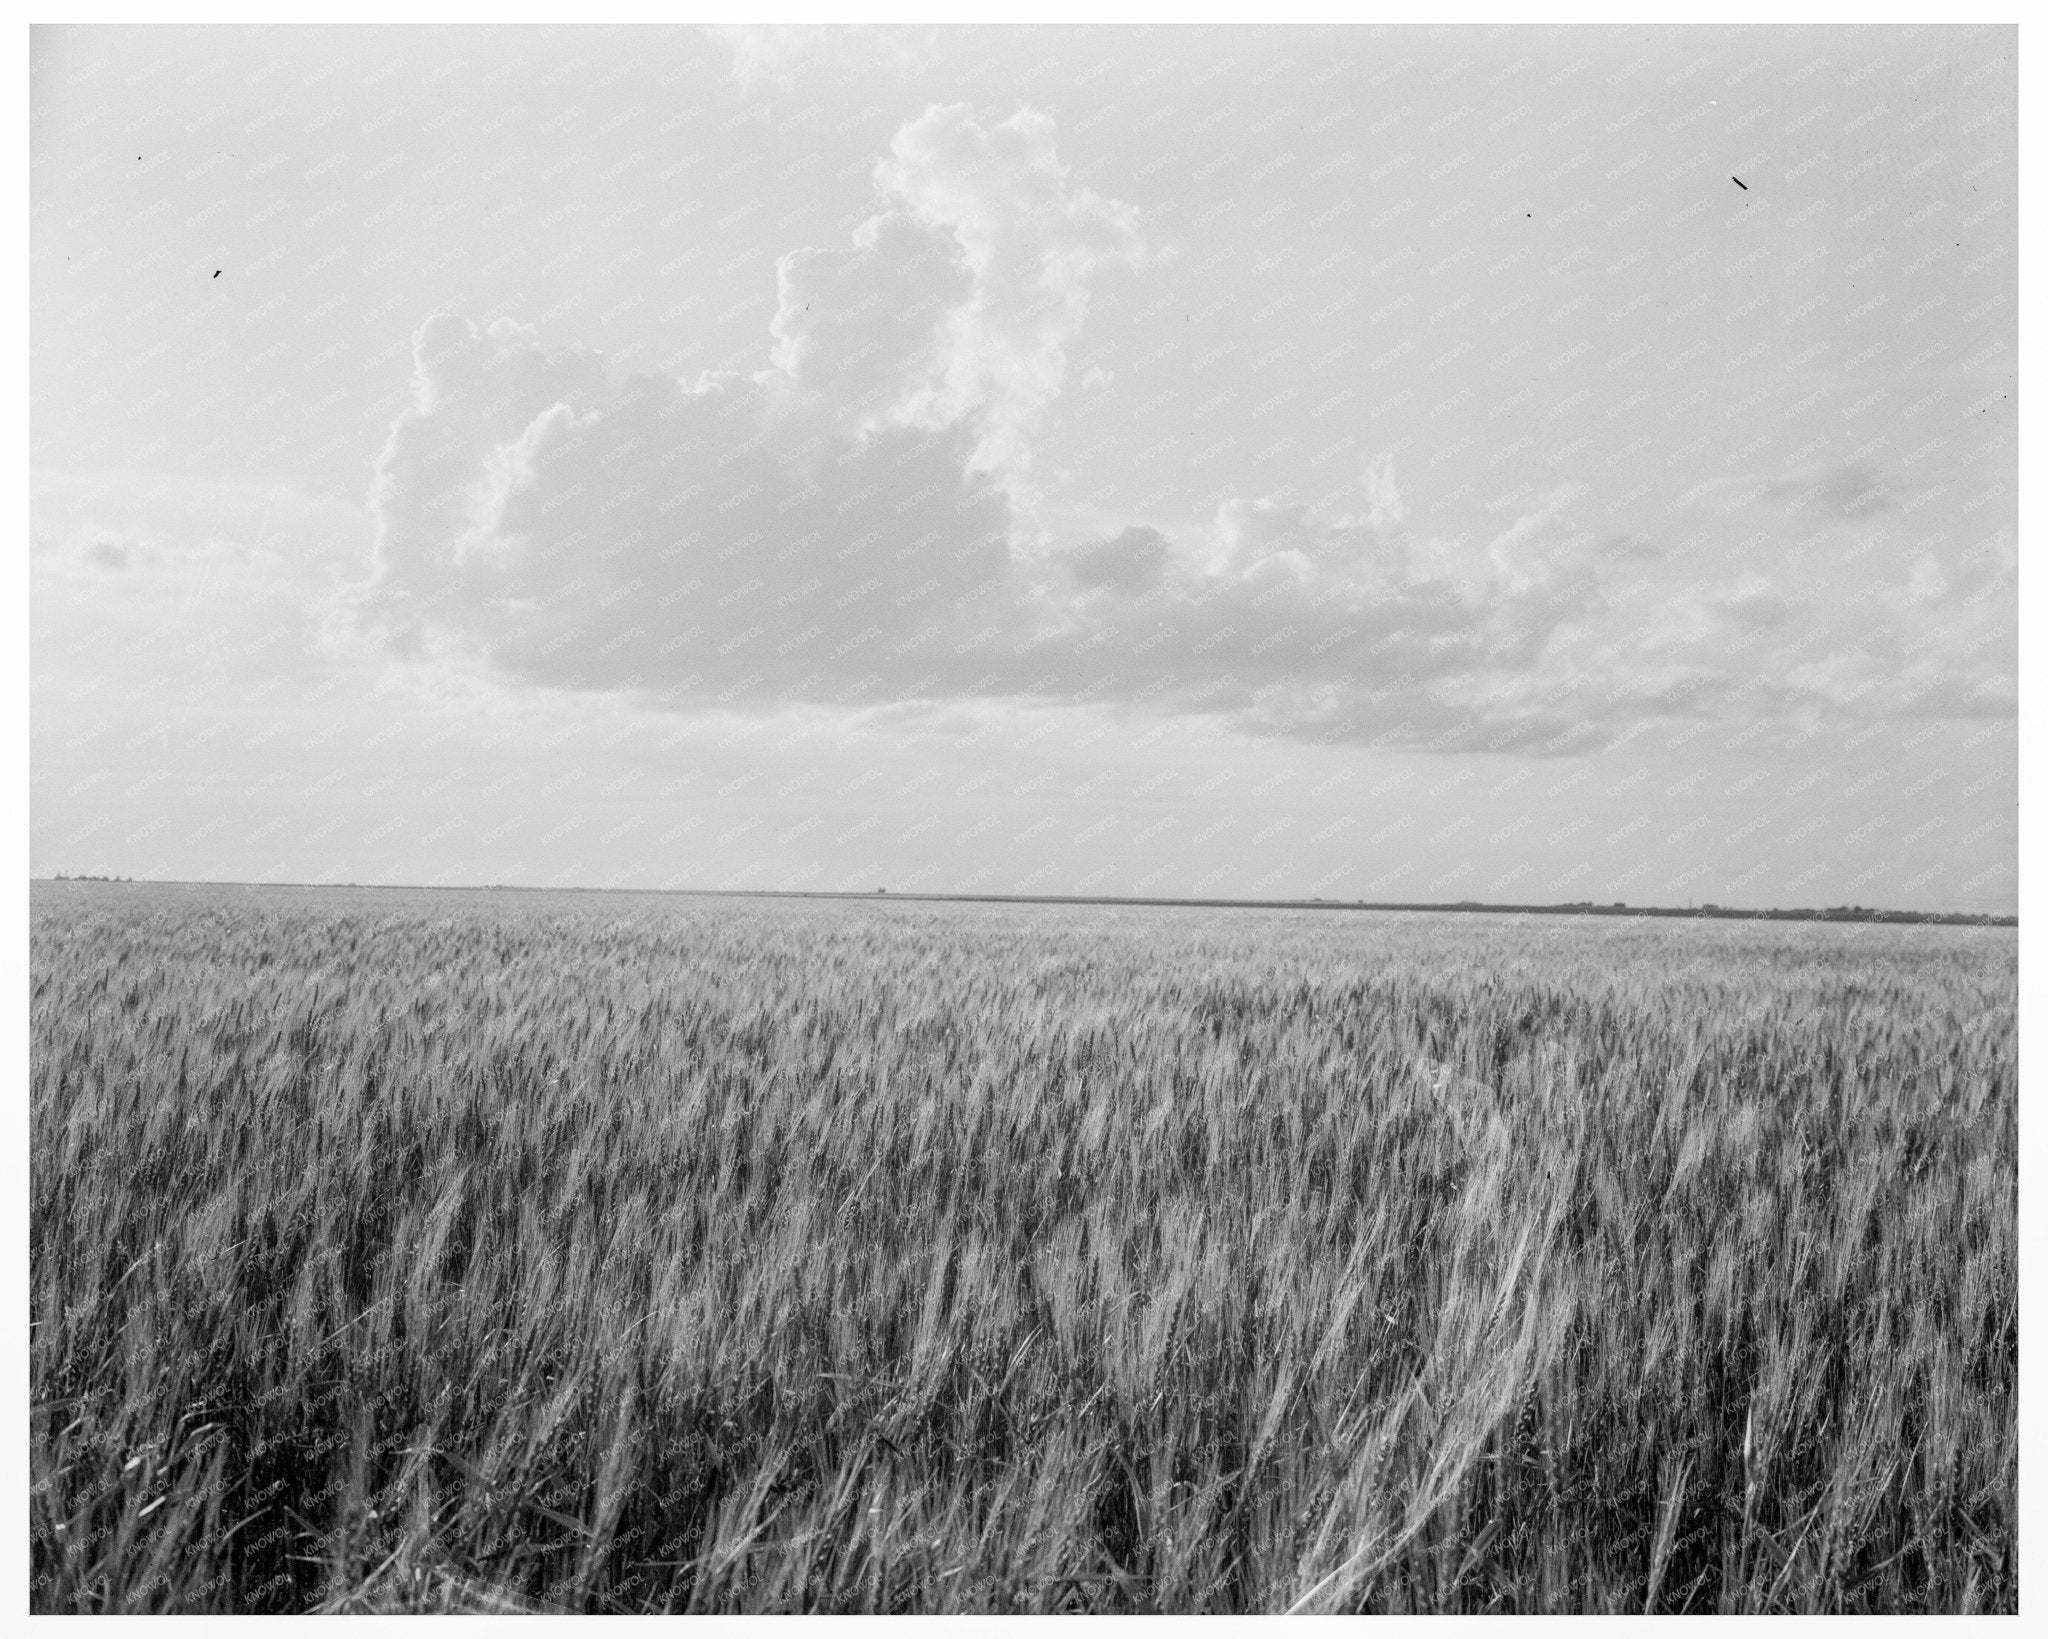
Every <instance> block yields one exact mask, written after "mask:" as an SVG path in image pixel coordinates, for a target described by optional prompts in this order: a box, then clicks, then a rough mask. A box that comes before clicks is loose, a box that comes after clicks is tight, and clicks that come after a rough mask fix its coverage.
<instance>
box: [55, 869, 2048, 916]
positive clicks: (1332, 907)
mask: <svg viewBox="0 0 2048 1639" xmlns="http://www.w3.org/2000/svg"><path fill="white" fill-rule="evenodd" d="M29 881H30V883H31V884H34V883H37V882H46V883H53V884H54V883H57V882H98V883H104V884H107V885H110V886H129V887H133V886H137V885H141V886H145V887H161V888H302V889H317V888H355V889H359V890H370V891H376V892H390V893H609V894H672V895H680V896H684V897H690V898H703V899H736V898H737V899H853V900H862V901H870V902H871V901H875V900H897V901H902V900H908V901H912V902H923V903H951V904H1001V905H1133V906H1153V907H1160V908H1173V907H1181V908H1187V909H1209V910H1324V911H1399V912H1405V913H1410V914H1463V915H1485V914H1489V913H1490V914H1493V915H1507V916H1639V917H1642V916H1651V917H1677V918H1688V917H1689V918H1692V919H1694V920H1696V921H1739V922H1889V923H1907V924H1914V923H1918V924H1923V925H1925V924H1935V925H1943V926H1962V927H2011V928H2017V927H2018V926H2019V913H2018V912H2017V911H2012V912H2003V911H1908V910H1887V909H1885V908H1883V907H1882V906H1874V905H1828V906H1793V907H1780V906H1771V907H1769V908H1756V907H1751V908H1744V907H1738V906H1732V905H1720V904H1714V903H1707V904H1703V905H1698V906H1692V905H1688V906H1685V907H1682V908H1681V907H1679V906H1676V905H1631V904H1629V903H1628V902H1627V901H1625V900H1614V901H1612V902H1609V903H1598V902H1595V901H1593V900H1586V899H1574V900H1567V901H1562V902H1558V903H1552V904H1536V903H1495V902H1492V901H1483V900H1474V899H1460V900H1448V901H1435V900H1367V899H1331V898H1326V897H1322V896H1311V897H1308V898H1289V899H1221V898H1190V897H1174V896H1169V895H1134V894H1032V893H1024V894H1005V893H979V892H971V891H970V892H961V893H946V892H942V891H939V890H928V889H917V888H912V889H905V890H903V891H900V892H896V891H892V890H890V889H888V888H870V889H859V888H630V887H590V886H584V885H579V884H573V883H553V884H547V883H518V882H483V883H456V882H247V881H242V880H239V879H225V880H223V879H207V878H199V879H186V878H179V877H116V876H67V875H64V874H62V873H60V874H58V875H56V876H42V877H39V876H31V877H30V878H29Z"/></svg>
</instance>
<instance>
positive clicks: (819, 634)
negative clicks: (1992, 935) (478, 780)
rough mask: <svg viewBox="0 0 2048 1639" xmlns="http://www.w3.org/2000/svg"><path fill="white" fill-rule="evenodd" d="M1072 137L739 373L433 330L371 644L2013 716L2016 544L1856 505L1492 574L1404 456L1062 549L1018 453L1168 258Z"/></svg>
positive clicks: (1394, 713) (1579, 506)
mask: <svg viewBox="0 0 2048 1639" xmlns="http://www.w3.org/2000/svg"><path fill="white" fill-rule="evenodd" d="M1054 136H1055V133H1054V130H1053V126H1052V123H1051V121H1050V120H1048V119H1046V118H1045V117H1044V116H1043V115H1042V114H1038V113H1035V112H1032V111H1030V110H1028V109H1027V110H1024V111H1022V112H1020V113H1018V114H1017V115H1015V116H1014V117H1012V118H1010V119H1008V120H1005V121H1003V122H1001V123H999V124H987V123H984V122H983V121H981V120H980V119H978V118H977V117H976V116H975V114H974V112H973V111H972V110H971V109H970V108H968V107H965V106H953V107H933V108H931V109H929V110H928V111H927V112H926V113H925V114H924V115H923V116H922V117H921V118H920V119H917V120H915V121H913V122H911V123H909V124H907V125H905V126H904V127H903V128H902V130H900V131H899V132H898V134H897V136H896V138H895V140H894V142H893V143H892V145H891V151H890V153H889V155H888V156H887V157H886V158H884V159H883V160H881V161H880V162H879V163H878V164H877V165H876V167H875V169H874V182H875V187H876V192H877V196H878V203H879V209H878V210H877V212H876V214H875V215H873V216H872V217H871V218H869V219H868V220H867V221H866V222H865V223H863V224H862V225H861V227H860V228H859V229H857V230H856V231H855V232H854V234H853V235H852V237H851V240H850V242H849V243H848V244H846V245H844V246H840V247H834V248H824V249H802V250H797V251H793V252H791V253H790V254H788V255H786V256H784V257H783V258H781V260H780V262H779V264H778V266H777V269H776V276H777V282H778V294H779V301H778V307H777V312H776V315H775V318H774V320H773V322H772V324H771V327H770V329H771V335H770V338H769V347H768V349H767V358H766V360H765V367H764V368H763V369H761V370H760V371H758V372H755V373H752V374H731V373H728V374H722V375H712V376H706V377H704V378H701V379H699V380H698V381H696V382H685V381H682V380H679V379H676V378H674V377H671V376H666V375H644V374H643V375H627V376H623V377H620V376H619V375H618V374H617V373H616V372H614V371H613V370H612V369H611V368H610V367H609V366H608V364H607V362H606V361H605V360H604V359H603V358H601V357H599V356H597V355H594V354H591V353H588V352H582V351H576V350H560V349H552V348H550V347H549V346H547V345H546V343H545V341H544V339H543V338H542V337H541V336H539V335H538V334H537V333H535V332H534V331H531V330H529V329H526V328H523V327H521V326H519V325H517V324H515V323H513V322H511V321H509V320H504V319H500V320H498V321H497V322H495V323H492V324H490V325H489V326H487V327H480V326H478V325H477V324H475V323H473V322H471V321H469V320H467V319H463V318H458V317H451V316H446V315H443V316H437V317H435V318H433V319H431V320H429V321H428V322H427V323H426V324H425V325H424V326H423V327H422V328H421V329H420V331H419V332H418V334H417V335H416V337H415V338H414V375H413V403H412V405H411V406H410V407H409V408H408V409H406V410H405V411H404V412H403V413H402V414H401V415H400V416H399V417H398V419H397V421H396V422H395V424H394V425H393V426H392V428H391V432H390V436H389V439H388V441H387V443H386V446H385V449H384V451H383V454H382V456H381V458H380V461H379V464H378V471H377V480H376V487H375V490H374V494H373V498H372V501H373V508H374V511H375V514H376V519H377V545H376V563H375V570H374V574H373V577H372V579H371V581H370V582H369V584H368V585H367V586H366V587H365V588H364V589H363V591H362V593H361V595H360V599H359V607H360V609H361V611H362V613H363V614H364V615H365V616H366V617H367V618H368V619H369V620H371V621H372V622H373V623H375V624H376V625H377V626H378V627H379V628H381V629H382V630H383V631H384V632H385V633H386V634H387V635H388V637H389V639H390V641H391V642H392V643H394V644H395V645H397V646H399V647H400V648H401V649H403V650H406V651H408V652H414V653H417V652H421V651H423V650H427V649H432V648H437V647H438V648H443V649H447V650H449V651H451V652H460V653H465V654H472V655H477V656H480V657H482V659H483V660H484V662H485V663H487V664H488V665H490V666H492V667H495V668H496V669H497V670H498V671H500V672H501V673H502V674H504V675H506V676H508V677H510V678H512V679H515V680H519V681H522V682H527V683H532V684H538V685H548V686H555V687H566V688H585V689H615V690H631V691H636V692H638V693H639V694H641V695H642V696H644V697H646V698H648V699H649V700H651V701H654V702H657V703H660V704H664V705H669V706H674V707H678V708H688V707H697V706H703V705H707V704H717V705H725V706H733V705H744V706H755V705H766V704H772V703H776V702H805V703H813V704H836V705H841V706H870V705H878V704H883V703H897V702H904V701H920V700H941V699H958V698H962V697H975V696H988V697H997V696H1000V697H1009V698H1016V699H1025V700H1036V701H1045V702H1069V703H1071V702H1082V701H1086V702H1094V703H1099V704H1103V705H1111V706H1122V707H1126V708H1141V707H1142V708H1145V709H1150V710H1155V711H1163V712H1175V713H1211V714H1219V715H1222V716H1224V717H1226V718H1228V719H1229V720H1231V721H1232V722H1234V723H1235V724H1236V725H1238V726H1239V727H1241V728H1243V729H1245V730H1247V731H1249V732H1253V733H1260V734H1272V735H1282V736H1288V737H1295V738H1308V739H1317V740H1331V741H1349V742H1360V743H1377V744H1387V745H1397V746H1406V747H1434V748H1439V749H1474V748H1492V749H1499V750H1519V751H1539V752H1544V751H1547V752H1569V751H1574V750H1578V749H1582V748H1586V747H1590V746H1594V745H1597V744H1600V743H1603V742H1605V741H1608V740H1611V739H1613V738H1614V737H1616V736H1617V735H1619V734H1622V733H1625V732H1627V731H1628V729H1629V728H1630V727H1631V726H1632V725H1635V724H1638V723H1640V722H1642V721H1643V720H1645V719H1647V718H1651V717H1660V716H1663V717H1669V716H1700V715H1738V716H1756V715H1761V714H1786V713H1792V714H1797V713H1813V712H1826V713H1833V714H1843V713H1848V714H1863V713H1874V712H1884V713H1902V712H1903V713H1918V714H1929V713H1932V714H1966V715H1982V714H1986V713H1992V714H1996V713H2001V712H2007V711H2010V710H2012V709H2013V702H2012V680H2011V671H2012V664H2011V662H2012V649H2013V638H2012V630H2011V601H2012V600H2011V596H2010V586H2011V576H2012V573H2013V553H2012V548H2011V540H2010V532H2009V531H2007V532H2004V533H2003V534H2002V535H1998V536H1994V537H1992V538H1990V539H1988V540H1980V541H1976V542H1966V541H1957V542H1954V543H1947V542H1944V541H1940V540H1936V541H1931V542H1930V541H1921V540H1915V539H1913V538H1912V537H1911V536H1910V535H1909V533H1908V532H1907V531H1904V530H1903V529H1901V528H1899V527H1898V523H1897V519H1896V517H1895V516H1894V514H1895V513H1896V512H1897V502H1896V500H1895V498H1894V497H1893V496H1892V494H1891V493H1890V491H1888V490H1887V489H1886V487H1885V485H1884V483H1883V480H1882V479H1881V478H1880V477H1879V476H1878V475H1877V474H1875V473H1874V472H1871V471H1868V470H1866V469H1863V468H1860V467H1858V468H1839V469H1832V470H1822V471H1799V472H1793V473H1789V474H1777V475H1771V476H1766V477H1763V478H1759V479H1756V480H1754V481H1751V480H1742V479H1730V480H1727V481H1725V482H1722V483H1717V484H1715V485H1711V486H1702V487H1701V488H1700V489H1698V490H1695V491H1693V492H1691V493H1690V494H1688V495H1686V496H1684V497H1681V498H1680V501H1679V503H1677V504H1675V506H1674V511H1675V512H1686V511H1691V512H1694V513H1698V514H1702V515H1704V516H1707V517H1709V518H1710V519H1720V520H1726V521H1727V522H1726V523H1725V524H1717V525H1716V526H1715V527H1723V528H1725V527H1733V526H1735V525H1740V524H1747V523H1750V522H1751V521H1753V520H1754V519H1755V518H1757V517H1760V516H1761V517H1764V518H1765V520H1766V525H1767V527H1765V528H1763V529H1762V530H1751V532H1750V535H1749V538H1748V540H1746V541H1744V542H1742V543H1740V547H1739V549H1731V548H1729V546H1728V545H1727V542H1726V540H1725V539H1724V538H1723V537H1720V536H1715V535H1713V533H1712V530H1711V529H1710V530H1709V531H1708V533H1707V535H1706V536H1704V537H1700V536H1696V537H1695V543H1698V542H1700V541H1702V540H1704V541H1705V542H1706V543H1707V544H1706V545H1696V544H1688V543H1665V544H1659V543H1653V542H1648V541H1645V540H1643V539H1641V538H1639V537H1633V536H1629V537H1616V536H1612V535H1603V534H1602V533H1600V532H1599V531H1598V530H1596V529H1591V528H1588V527H1586V525H1585V524H1584V522H1583V519H1582V517H1581V513H1582V512H1583V511H1584V510H1587V509H1588V498H1587V495H1586V492H1585V491H1584V490H1583V489H1580V488H1577V487H1574V486H1570V485H1566V486H1563V487H1560V488H1558V489H1557V490H1555V491H1554V492H1552V493H1550V494H1547V495H1541V496H1537V497H1535V498H1533V499H1532V500H1529V501H1526V502H1525V503H1523V510H1522V513H1521V515H1520V516H1519V517H1517V518H1515V519H1514V520H1513V521H1512V522H1511V523H1510V524H1508V525H1507V526H1506V527H1505V528H1503V529H1501V530H1499V531H1497V532H1496V533H1495V534H1494V535H1493V536H1492V537H1491V538H1489V539H1486V540H1481V541H1468V540H1444V539H1439V538H1434V537H1429V536H1426V535H1424V534H1421V533H1419V532H1418V531H1417V530H1415V529H1414V528H1412V527H1411V525H1410V522H1409V515H1408V508H1407V507H1406V505H1405V504H1404V502H1403V499H1402V497H1401V494H1400V492H1399V489H1398V487H1397V484H1396V480H1395V475H1394V472H1393V469H1392V465H1391V462H1390V461H1389V460H1387V459H1385V458H1381V459H1378V460H1376V461H1374V462H1373V463H1372V464H1371V465H1370V466H1369V467H1365V468H1363V469H1362V472H1361V477H1360V480H1359V482H1358V484H1357V486H1356V487H1355V489H1354V491H1353V492H1352V493H1351V494H1350V495H1349V496H1348V497H1347V496H1339V497H1336V498H1335V499H1334V500H1333V501H1332V502H1330V503H1329V504H1325V505H1317V506H1311V505H1304V504H1298V503H1293V502H1281V501H1275V500H1271V499H1260V498H1250V497H1246V498H1236V499H1230V500H1226V501H1224V502H1223V503H1222V504H1221V505H1220V506H1219V507H1218V508H1217V509H1216V511H1215V513H1214V514H1213V516H1209V517H1205V518H1199V519H1159V518H1152V519H1137V518H1134V519H1130V520H1129V521H1128V522H1127V523H1125V524H1124V525H1122V526H1121V527H1117V528H1112V529H1110V530H1108V531H1107V532H1105V533H1102V534H1101V535H1099V536H1098V537H1096V538H1091V539H1073V538H1068V539H1066V540H1065V541H1064V542H1061V541H1060V540H1059V539H1058V532H1057V531H1056V530H1048V529H1047V528H1045V527H1044V520H1045V518H1046V517H1047V516H1050V515H1051V514H1049V513H1048V512H1047V510H1046V500H1047V498H1046V496H1045V495H1044V494H1043V492H1042V491H1041V489H1040V487H1039V480H1038V479H1037V477H1036V476H1035V474H1034V471H1033V465H1032V450H1033V445H1034V442H1035V440H1036V439H1037V438H1038V436H1039V434H1040V433H1041V431H1042V429H1043V428H1044V427H1045V425H1046V423H1047V420H1048V417H1050V416H1051V415H1052V414H1053V413H1054V412H1055V410H1056V407H1057V403H1058V400H1059V398H1060V396H1061V393H1062V391H1063V389H1064V387H1065V385H1066V381H1067V375H1068V370H1069V351H1070V349H1071V347H1072V345H1073V342H1074V340H1075V338H1076V336H1077V335H1078V334H1079V332H1080V330H1081V328H1082V326H1083V325H1084V323H1085V322H1086V319H1087V315H1088V311H1089V306H1090V301H1091V294H1092V292H1093V291H1094V290H1095V289H1096V287H1097V286H1098V284H1099V283H1100V282H1101V281H1103V280H1105V279H1112V278H1125V279H1127V278H1136V277H1142V276H1143V273H1144V270H1145V269H1146V267H1147V266H1148V265H1150V264H1151V262H1152V261H1153V260H1154V259H1155V258H1156V257H1157V255H1158V251H1157V249H1156V247H1154V246H1152V245H1151V244H1150V243H1149V242H1148V240H1147V237H1146V233H1145V229H1144V224H1143V222H1142V220H1141V218H1140V216H1139V213H1138V212H1137V210H1136V209H1135V208H1134V207H1132V206H1130V205H1128V204H1125V203H1122V202H1120V201H1116V200H1112V199H1107V198H1104V197H1102V196H1101V195H1099V194H1096V193H1094V192H1091V191H1090V190H1087V189H1085V188H1080V187H1077V186H1075V185H1074V184H1073V182H1072V180H1071V177H1070V175H1069V173H1068V171H1067V169H1066V168H1065V167H1064V165H1063V164H1062V163H1061V161H1060V159H1059V156H1058V154H1057V151H1056V146H1055V141H1054ZM1027 526H1028V527H1027ZM1048 537H1050V538H1051V539H1050V544H1048ZM1845 552H1847V553H1850V554H1851V556H1852V557H1857V558H1858V560H1859V561H1860V562H1861V563H1862V564H1863V565H1864V566H1866V568H1867V571H1868V580H1867V582H1866V583H1865V594H1864V595H1863V596H1861V597H1857V598H1850V599H1844V598H1843V597H1842V595H1841V588H1842V586H1843V584H1844V582H1843V573H1844V571H1843V561H1844V559H1843V554H1844V553H1845Z"/></svg>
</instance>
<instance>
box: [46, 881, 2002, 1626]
mask: <svg viewBox="0 0 2048 1639" xmlns="http://www.w3.org/2000/svg"><path fill="white" fill-rule="evenodd" d="M31 982H32V989H33V996H32V1003H31V1032H32V1034H31V1041H32V1055H31V1057H32V1063H31V1086H32V1105H31V1112H30V1121H31V1146H32V1148H31V1197H32V1198H31V1203H30V1218H31V1247H30V1254H31V1304H32V1309H31V1379H32V1389H31V1392H32V1397H33V1403H32V1406H31V1423H30V1432H31V1437H30V1456H31V1484H32V1497H31V1508H30V1554H31V1588H32V1591H31V1602H32V1606H33V1608H34V1609H36V1610H41V1611H205V1610H217V1611H272V1612H278V1611H312V1610H323V1611H394V1610H422V1611H436V1610H449V1611H453V1610H507V1611H509V1610H549V1611H593V1612H603V1611H723V1612H733V1611H756V1610H763V1611H765V1610H776V1611H905V1612H909V1611H1040V1612H1060V1611H1165V1612H1185V1611H1284V1610H1291V1609H1299V1610H1308V1611H1362V1612H1404V1611H1462V1612H1479V1611H1644V1610H1652V1611H1681V1610H1684V1611H1724V1612H1730V1611H1739V1612H1767V1611H1788V1612H1803V1611H1852V1612H1856V1611H1861V1612H1877V1611H1926V1610H1934V1611H2011V1610H2014V1609H2016V1607H2017V1601H2018V1572H2017V1561H2016V1494H2017V1467H2018V1456H2017V1410H2016V1408H2017V1359H2018V1294H2017V1255H2016V1253H2017V1249H2016V1239H2017V1199H2016V1196H2017V1178H2018V1168H2017V1148H2016V1056H2017V1045H2016V982H2017V981H2016V949H2015V943H2014V934H2013V932H2012V931H2011V930H2010V929H1976V928H1926V927H1922V928H1874V927H1865V926H1801V925H1767V924H1749V923H1739V922H1724V923H1689V922H1640V921H1632V920H1604V919H1603V920H1598V921H1593V920H1578V919H1570V918H1562V917H1560V918H1535V919H1530V920H1527V921H1516V920H1512V919H1508V918H1502V917H1487V916H1441V917H1431V916H1416V915H1391V914H1389V915H1380V914H1372V913H1327V912H1326V913H1316V912H1279V911H1270V912H1269V911H1221V910H1193V909H1189V910H1172V909H1158V908H1144V909H1136V908H1118V907H1057V908H1055V907H1046V906H967V905H916V904H907V903H896V904H891V903H887V902H881V903H869V902H861V901H854V902H824V901H774V900H746V899H698V898H668V897H659V896H653V895H646V896H635V895H624V894H619V895H595V894H539V893H512V892H504V893H483V892H475V893H471V892H426V891H397V890H384V891H372V890H357V891H352V890H342V889H322V890H314V891H309V890H294V889H282V888H280V889H265V890H249V889H238V888H226V887H219V888H192V889H187V888H177V887H168V886H149V885H111V884H109V885H101V884H89V883H65V884H37V885H35V887H34V888H33V890H32V930H31Z"/></svg>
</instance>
